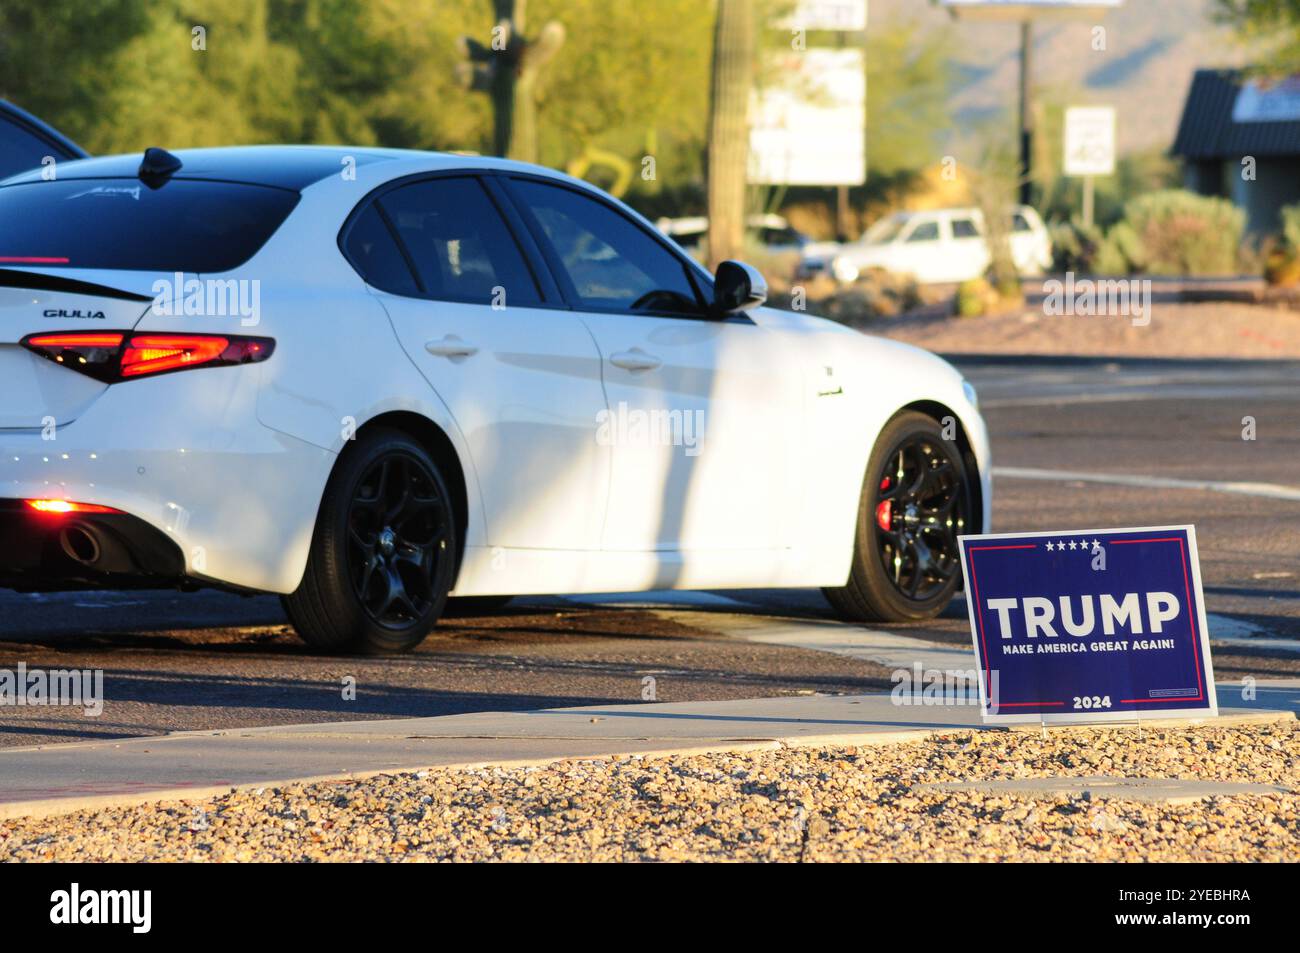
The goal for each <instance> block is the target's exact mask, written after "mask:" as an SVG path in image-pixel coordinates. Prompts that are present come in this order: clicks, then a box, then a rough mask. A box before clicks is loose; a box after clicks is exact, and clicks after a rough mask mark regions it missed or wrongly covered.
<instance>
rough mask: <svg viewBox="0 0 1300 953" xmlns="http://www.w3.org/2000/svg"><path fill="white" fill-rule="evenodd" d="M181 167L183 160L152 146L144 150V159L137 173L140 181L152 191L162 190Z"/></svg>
mask: <svg viewBox="0 0 1300 953" xmlns="http://www.w3.org/2000/svg"><path fill="white" fill-rule="evenodd" d="M180 167H181V160H180V159H179V158H177V157H176V156H174V155H172V154H171V153H170V152H168V151H167V150H166V149H160V148H158V147H157V146H150V147H149V148H148V149H145V150H144V159H142V160H141V162H140V171H139V172H138V173H136V174H137V175H138V176H139V177H140V181H141V182H143V183H144V184H145V185H147V186H149V188H151V189H156V188H160V187H161V186H162V185H163V184H164V183H165V182H166V181H167V180H168V179H170V178H171V177H172V175H173V173H175V172H176V170H177V169H179V168H180Z"/></svg>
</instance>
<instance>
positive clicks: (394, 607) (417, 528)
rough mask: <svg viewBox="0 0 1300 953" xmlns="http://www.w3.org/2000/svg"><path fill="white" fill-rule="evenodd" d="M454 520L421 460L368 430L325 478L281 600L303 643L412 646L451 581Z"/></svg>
mask: <svg viewBox="0 0 1300 953" xmlns="http://www.w3.org/2000/svg"><path fill="white" fill-rule="evenodd" d="M456 553H457V534H456V522H455V518H454V516H453V509H452V506H451V496H450V494H449V493H448V491H447V483H446V481H445V480H444V479H443V477H442V474H441V473H440V472H439V470H438V466H437V464H436V463H434V461H433V460H432V458H431V457H430V456H429V454H428V452H427V451H426V450H425V449H424V448H423V447H422V446H420V444H419V443H417V442H416V441H415V440H413V439H411V437H409V436H408V435H406V434H405V433H403V432H401V431H398V430H389V429H379V430H373V431H369V432H367V433H365V434H362V435H361V436H360V437H358V438H357V440H356V442H355V443H352V444H350V445H349V446H348V447H346V448H345V449H344V451H343V453H342V455H341V456H340V458H339V460H338V462H337V464H336V465H335V467H334V472H333V473H332V474H331V475H330V479H329V483H328V484H327V485H326V488H325V494H324V497H323V498H322V500H321V505H320V512H319V515H318V516H317V519H316V528H315V532H314V533H313V535H312V544H311V551H310V553H309V555H308V558H307V568H306V571H305V572H304V574H303V579H302V582H301V584H300V585H299V586H298V589H297V590H296V591H295V592H294V593H292V594H291V595H288V596H285V597H283V599H282V601H283V604H284V608H285V612H286V613H288V616H289V621H290V622H292V623H293V627H294V628H295V629H296V630H297V632H298V634H299V636H301V637H302V639H303V641H304V642H306V643H307V644H308V645H310V646H311V647H312V648H314V649H317V650H319V651H322V652H329V653H347V652H363V653H367V654H383V653H392V652H405V651H409V650H410V649H413V648H415V646H417V645H419V644H420V642H421V641H423V640H424V638H425V636H427V635H428V634H429V631H430V630H431V629H432V628H433V626H434V624H435V623H436V622H437V620H438V618H439V616H440V615H441V613H442V610H443V607H444V606H445V605H446V602H447V593H448V591H449V590H450V589H451V587H452V585H453V583H454V582H455V568H456Z"/></svg>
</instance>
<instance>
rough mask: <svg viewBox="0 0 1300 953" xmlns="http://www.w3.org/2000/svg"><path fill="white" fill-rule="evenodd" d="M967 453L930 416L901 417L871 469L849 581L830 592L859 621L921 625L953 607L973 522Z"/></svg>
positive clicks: (880, 442)
mask: <svg viewBox="0 0 1300 953" xmlns="http://www.w3.org/2000/svg"><path fill="white" fill-rule="evenodd" d="M973 476H974V474H973V473H971V472H969V471H968V469H967V466H966V462H965V459H964V454H963V453H962V452H961V448H960V447H958V446H957V444H956V443H955V442H953V441H951V440H946V439H944V434H943V430H942V428H941V427H940V426H939V424H938V423H937V422H936V421H935V420H934V419H933V418H931V417H928V416H926V415H925V414H921V413H917V412H914V411H903V412H902V413H899V414H898V415H896V416H895V417H894V418H893V419H892V420H891V421H890V422H889V423H888V424H886V425H885V428H884V429H883V430H882V431H881V433H880V436H879V438H877V440H876V445H875V447H874V448H873V450H872V452H871V458H870V460H869V461H868V463H867V471H866V475H865V477H864V478H863V485H862V495H861V497H860V500H859V504H858V515H857V526H856V531H855V533H854V544H853V562H852V568H851V569H850V572H849V578H848V582H847V583H846V584H845V585H843V586H840V587H836V588H828V589H823V590H822V591H823V592H824V593H825V595H826V598H827V600H828V601H829V602H830V604H831V606H832V607H833V608H834V609H835V610H836V612H837V613H838V614H839V615H840V617H841V618H843V619H846V620H848V621H852V622H914V621H917V620H920V619H932V618H934V617H935V616H937V615H938V614H939V613H940V612H942V611H943V610H944V608H945V607H947V605H948V603H949V602H950V601H951V599H952V597H953V594H954V593H955V592H956V591H957V589H958V587H959V586H960V585H961V582H962V574H961V552H960V549H959V548H958V545H957V537H958V536H959V535H961V534H963V533H966V532H968V531H969V530H968V527H969V525H970V521H971V512H972V500H973V496H974V494H973V493H972V482H971V481H972V478H973Z"/></svg>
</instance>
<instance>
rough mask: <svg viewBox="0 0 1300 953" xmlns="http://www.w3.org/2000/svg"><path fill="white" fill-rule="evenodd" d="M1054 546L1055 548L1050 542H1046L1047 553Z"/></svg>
mask: <svg viewBox="0 0 1300 953" xmlns="http://www.w3.org/2000/svg"><path fill="white" fill-rule="evenodd" d="M1054 548H1055V547H1054V546H1053V545H1052V544H1051V543H1048V544H1047V551H1048V552H1049V553H1050V552H1051V551H1052V550H1053V549H1054Z"/></svg>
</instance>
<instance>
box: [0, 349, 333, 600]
mask: <svg viewBox="0 0 1300 953" xmlns="http://www.w3.org/2000/svg"><path fill="white" fill-rule="evenodd" d="M260 377H261V368H260V366H257V365H252V366H248V367H229V368H212V369H208V370H195V371H190V372H187V373H184V374H170V375H163V376H160V377H157V378H151V379H144V380H140V381H133V382H129V383H124V384H118V385H114V386H112V387H109V388H108V389H107V391H106V392H105V393H104V394H103V395H102V396H101V397H100V398H99V399H98V400H97V401H95V403H94V404H93V406H91V407H90V408H88V409H87V410H86V411H85V413H83V414H82V415H81V416H79V417H78V418H77V419H76V420H75V421H73V422H71V423H68V424H64V425H62V426H60V427H58V428H57V432H56V433H54V434H44V433H42V432H40V431H18V430H8V431H0V499H3V500H9V501H13V500H24V499H34V498H40V499H44V498H53V499H66V500H72V501H75V502H79V503H94V504H100V505H103V506H108V507H112V508H113V509H116V510H120V511H121V512H122V513H123V514H129V517H130V518H131V520H132V521H131V522H130V523H126V522H125V521H124V520H122V519H120V518H119V519H115V520H110V521H108V522H107V523H105V524H104V525H105V526H106V527H107V529H106V530H105V532H106V533H108V534H111V535H109V536H107V537H106V539H107V541H108V543H110V544H111V543H112V542H113V541H114V539H115V538H116V537H121V539H120V541H121V542H122V544H123V545H122V546H121V547H120V548H121V549H124V550H125V556H124V557H123V558H122V559H119V561H118V562H116V563H113V564H111V565H112V566H114V567H120V569H114V570H113V572H114V574H115V575H117V576H120V578H115V579H113V580H112V582H113V583H114V584H120V585H137V584H143V581H144V577H142V576H141V575H140V572H139V571H140V570H142V569H143V570H145V572H146V574H147V575H148V577H149V578H150V579H152V580H153V582H154V584H155V585H161V586H167V587H170V586H172V585H176V584H178V582H180V583H185V584H195V585H215V586H221V587H227V588H237V589H242V590H256V591H263V592H278V593H285V592H292V591H293V590H294V589H295V588H296V587H297V585H298V583H299V581H300V580H301V579H302V573H303V568H304V566H305V565H306V562H307V552H308V549H309V548H310V544H311V535H312V530H313V528H314V525H315V521H316V515H317V508H318V506H319V504H320V499H321V493H322V492H323V489H324V485H325V482H326V480H327V479H328V477H329V473H330V469H331V466H332V464H333V462H334V459H335V457H334V455H333V454H332V453H330V452H329V451H327V450H323V449H321V448H319V447H315V446H312V445H310V444H307V443H304V442H303V441H301V440H297V439H295V438H293V437H289V436H287V435H285V434H282V433H279V432H277V431H274V430H271V429H269V428H267V427H266V426H265V425H263V424H262V423H261V422H260V421H259V420H258V418H257V413H256V403H257V389H258V385H259V383H260ZM49 437H52V439H48V438H49ZM20 515H22V514H20ZM108 515H109V516H112V514H108ZM67 518H68V517H64V519H67ZM75 518H77V519H81V518H82V517H81V516H79V515H78V516H77V517H75ZM96 525H99V524H98V523H96ZM18 527H19V528H18V529H17V530H14V532H17V533H18V534H19V535H18V536H17V537H16V540H15V541H16V542H17V544H18V545H17V549H18V550H19V553H18V554H17V555H9V553H10V552H11V550H12V549H13V548H14V547H11V546H9V545H5V544H0V545H3V546H4V550H5V555H6V557H7V558H8V559H10V560H11V561H12V562H13V563H14V564H15V565H16V566H19V567H26V568H24V569H22V570H21V571H22V573H23V576H22V579H21V580H20V581H21V582H22V583H23V584H24V585H23V588H29V589H36V588H56V589H57V588H61V587H63V586H64V584H65V581H66V579H67V578H68V577H67V573H66V572H64V571H63V570H66V569H68V567H67V566H66V565H65V564H62V563H61V562H60V560H58V559H57V558H55V559H54V560H53V562H47V561H46V557H47V556H48V553H47V551H46V549H45V548H44V547H45V546H46V545H48V540H46V539H45V538H44V537H40V536H39V534H37V535H33V534H32V533H31V531H30V528H24V524H23V523H22V521H21V520H20V521H19V523H18ZM123 527H126V528H125V529H124V528H123ZM141 527H144V528H147V530H148V532H146V531H145V529H141ZM159 539H161V540H165V541H166V542H167V544H168V545H167V546H162V545H161V544H157V545H155V543H157V541H158V540H159ZM150 540H152V541H153V542H151V541H150ZM55 545H56V546H57V545H58V541H57V539H56V542H55ZM33 547H34V548H33ZM177 553H179V554H180V555H179V559H180V570H179V572H178V571H177V570H176V565H175V557H176V554H177ZM55 555H56V556H57V555H58V554H57V553H56V554H55ZM64 555H66V554H64ZM34 564H35V565H36V566H53V567H54V568H55V569H56V570H60V571H58V572H55V573H54V574H53V575H52V577H51V578H50V580H49V584H48V585H47V586H44V587H42V586H39V585H38V584H35V583H34V582H33V574H39V570H37V569H35V568H33V565H34ZM16 572H17V570H15V569H10V570H0V586H6V587H12V585H13V583H12V582H10V581H7V580H9V579H11V578H12V575H13V574H16ZM73 578H74V579H76V580H80V581H81V582H82V583H84V582H86V579H85V572H84V571H82V570H77V571H74V572H73ZM90 581H92V582H93V583H94V584H96V585H103V584H105V582H104V581H103V580H102V579H101V578H100V576H99V570H96V571H95V573H94V575H93V576H92V577H91V580H90Z"/></svg>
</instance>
